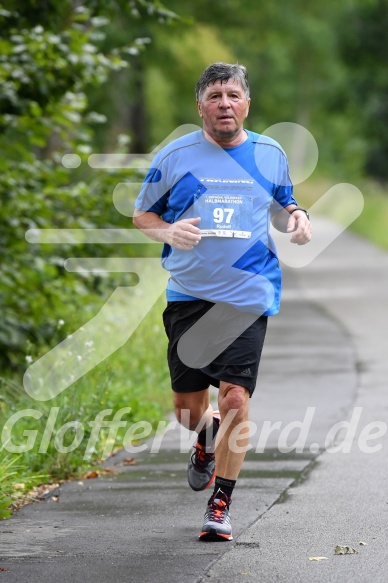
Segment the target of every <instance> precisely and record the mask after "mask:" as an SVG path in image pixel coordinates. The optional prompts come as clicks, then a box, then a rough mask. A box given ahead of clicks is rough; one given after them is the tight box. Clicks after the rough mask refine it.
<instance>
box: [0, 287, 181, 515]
mask: <svg viewBox="0 0 388 583" xmlns="http://www.w3.org/2000/svg"><path fill="white" fill-rule="evenodd" d="M164 304H165V301H164V298H160V300H159V301H158V302H157V303H156V304H155V306H154V307H153V308H152V309H151V310H150V312H149V313H148V314H147V316H146V317H145V319H144V320H143V321H142V323H141V324H140V326H139V327H138V328H137V330H136V331H135V332H134V334H133V335H132V336H131V338H130V339H129V340H128V342H127V343H126V344H125V345H124V346H123V347H122V348H120V349H119V350H117V351H116V352H115V353H113V354H112V355H111V356H110V357H109V358H107V359H106V360H105V361H103V362H101V363H100V364H99V365H98V366H97V367H95V368H94V369H92V370H91V371H90V372H89V373H88V374H86V375H85V376H84V377H82V378H80V379H79V380H78V381H77V382H75V383H74V384H73V385H71V386H70V387H69V388H68V389H66V391H64V392H63V393H61V394H60V395H58V396H57V397H55V398H54V399H52V400H51V401H46V402H40V401H35V400H34V399H32V398H30V397H29V396H28V395H27V394H26V392H25V391H24V388H23V386H22V384H21V380H20V379H9V378H8V379H6V378H2V379H1V380H0V420H1V425H2V427H3V429H2V449H1V451H0V518H6V517H8V516H9V514H10V508H12V507H13V506H15V504H17V502H18V501H20V499H21V498H23V496H26V495H27V493H28V492H29V491H30V490H31V488H33V487H34V486H36V485H37V484H39V483H40V482H42V480H44V481H46V482H50V481H55V482H58V481H61V480H67V479H69V478H77V477H81V476H82V475H83V474H84V473H85V472H87V471H88V469H90V466H91V465H94V464H98V463H99V462H100V461H101V460H102V459H106V457H108V455H109V452H112V450H114V449H115V448H117V447H122V446H123V445H128V444H133V443H136V441H137V439H138V438H139V435H141V436H144V434H145V433H147V432H148V433H149V434H151V432H152V431H153V430H154V429H155V428H156V426H157V424H158V422H159V421H160V420H161V419H162V418H164V417H165V416H166V413H167V412H168V411H170V410H171V406H172V400H171V389H170V380H169V375H168V369H167V365H166V357H165V354H166V345H167V341H166V338H165V333H164V329H163V326H162V319H161V313H162V310H163V307H164ZM39 356H40V355H39V354H38V355H35V358H37V357H39ZM116 414H117V417H116V419H117V422H116V423H111V424H110V426H108V425H107V424H105V426H104V421H108V422H109V421H111V422H112V421H113V418H114V416H115V415H116ZM98 416H100V417H101V419H102V423H101V427H100V426H99V425H100V424H99V423H98V422H96V419H98ZM120 424H121V425H122V426H120ZM112 426H113V429H112ZM116 430H117V431H116Z"/></svg>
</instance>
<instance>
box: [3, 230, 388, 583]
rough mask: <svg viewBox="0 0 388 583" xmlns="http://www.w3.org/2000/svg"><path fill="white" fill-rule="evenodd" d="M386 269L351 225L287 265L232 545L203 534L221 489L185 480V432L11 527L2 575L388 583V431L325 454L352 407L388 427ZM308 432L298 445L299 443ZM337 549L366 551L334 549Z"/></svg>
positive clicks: (181, 582)
mask: <svg viewBox="0 0 388 583" xmlns="http://www.w3.org/2000/svg"><path fill="white" fill-rule="evenodd" d="M319 227H321V230H322V232H324V230H325V227H326V225H325V222H324V221H319V223H317V225H316V229H315V231H316V233H315V236H320V228H319ZM387 266H388V255H387V254H384V253H383V252H380V251H378V250H376V249H375V248H374V247H373V246H371V245H369V244H368V243H366V242H364V241H363V240H361V239H358V238H357V237H354V236H352V235H350V234H348V233H347V234H345V235H343V236H341V238H340V239H339V240H337V241H336V242H335V243H334V244H332V245H331V246H330V247H329V248H328V249H327V250H326V251H325V252H324V253H323V254H322V255H321V256H320V257H319V258H317V259H316V260H315V261H314V262H313V264H312V265H311V266H310V267H307V268H304V269H303V270H289V271H287V273H286V277H285V288H286V292H285V294H284V302H283V310H282V313H281V315H280V316H278V317H276V318H274V319H272V320H271V324H272V325H271V327H270V330H269V333H268V338H267V343H266V347H265V349H264V353H263V360H262V366H261V370H260V376H259V381H258V388H257V391H256V392H255V394H254V397H253V399H252V402H251V418H252V421H253V422H254V423H255V426H256V428H257V430H256V432H255V434H254V435H253V436H252V440H251V444H252V449H251V451H250V452H249V454H248V455H247V459H246V462H245V464H244V467H243V471H242V474H241V478H240V480H239V483H238V487H237V489H236V492H235V495H234V499H233V506H232V510H233V512H232V514H233V530H234V536H235V540H234V541H233V543H208V544H206V543H201V542H199V541H198V540H197V535H198V532H199V528H200V526H201V523H202V516H203V513H204V509H205V505H206V500H207V498H208V494H207V493H206V492H201V493H194V492H192V491H191V490H190V489H189V488H188V486H187V483H186V476H185V471H186V464H187V453H181V452H180V433H179V430H178V428H176V429H175V430H173V431H171V432H169V433H167V434H166V436H165V438H164V439H163V440H162V443H161V445H162V449H161V450H160V451H159V453H157V454H152V453H150V446H151V445H152V442H149V443H147V450H146V451H144V452H142V453H140V454H137V455H135V456H134V457H135V458H136V462H137V463H136V465H134V466H125V467H124V466H120V465H119V464H120V461H121V460H122V458H123V457H127V456H128V454H124V455H120V454H119V455H118V456H116V457H114V458H112V459H111V460H110V461H109V463H108V465H110V466H116V468H117V469H118V470H119V471H120V473H119V474H118V475H117V476H108V477H103V478H98V479H95V480H85V481H84V482H83V483H79V482H77V481H75V482H72V483H69V484H66V485H63V486H61V488H60V492H59V502H54V501H53V500H52V499H51V497H50V498H49V499H48V500H47V501H46V502H42V503H39V504H32V505H30V506H27V507H25V508H23V509H22V510H21V511H19V512H18V513H16V514H15V515H14V516H13V517H12V518H11V519H10V520H7V521H3V522H1V523H0V536H1V541H2V542H1V558H0V566H2V567H6V568H8V569H9V570H8V571H7V572H5V573H1V576H2V577H4V579H5V578H6V579H7V581H9V582H21V581H28V582H30V583H35V581H36V582H38V581H42V582H45V581H50V582H52V581H56V582H58V583H61V582H67V581H72V582H73V581H74V582H78V581H79V582H82V583H88V582H89V581H90V582H91V581H94V582H96V583H100V582H101V583H105V582H108V581H109V582H112V583H119V582H120V583H121V582H132V581H133V582H135V581H136V582H140V583H148V582H149V583H154V582H166V583H167V582H168V583H175V582H176V583H191V582H192V583H195V582H199V581H210V582H213V581H217V582H218V581H219V582H221V581H222V582H223V583H224V582H225V583H229V582H230V583H234V582H237V581H238V582H240V581H249V580H252V581H260V582H263V583H273V582H275V581H287V583H294V582H299V581H300V582H303V583H310V582H314V583H320V582H321V581H322V582H325V583H326V582H331V581H333V582H337V581H341V582H342V581H344V582H345V583H346V582H347V581H349V582H350V581H352V582H354V581H357V582H358V581H360V582H361V581H365V583H366V582H368V583H370V582H371V581H373V582H380V581H381V582H382V581H384V582H385V581H386V580H387V577H386V560H387V544H386V542H387V540H386V532H387V528H386V523H387V517H388V504H387V502H388V495H387V494H386V482H387V480H386V477H387V470H386V468H387V459H386V457H387V451H388V449H387V444H386V443H385V444H384V441H385V440H386V436H384V437H381V438H376V439H375V440H374V441H372V440H371V441H370V442H369V443H368V445H369V446H371V445H375V444H377V443H381V444H383V445H384V447H382V449H381V450H380V451H379V452H377V453H373V454H371V453H369V454H367V453H363V452H362V451H360V449H359V448H358V446H357V444H355V443H353V445H352V447H351V451H350V453H336V454H334V453H328V452H326V451H324V449H325V438H326V436H327V434H328V432H329V431H330V428H332V427H333V426H334V424H335V423H337V422H339V421H343V420H345V419H346V418H348V417H349V416H351V415H352V413H353V412H354V411H357V412H358V411H359V412H360V413H361V417H360V421H359V423H358V433H359V432H360V430H361V429H362V428H363V427H365V425H366V424H367V423H370V422H373V421H377V420H380V421H384V420H385V421H387V417H388V416H387V409H388V404H387V397H386V389H385V386H384V383H385V384H386V379H387V364H386V362H387V359H386V351H387V348H386V339H385V336H386V330H387V308H386V307H385V306H386V303H385V302H384V300H385V296H386V295H387V293H386V290H387V283H388V272H387ZM384 294H385V296H384ZM385 301H386V300H385ZM355 407H362V409H355ZM296 422H299V426H297V424H296ZM292 423H294V426H293V425H292ZM269 424H272V431H271V432H270V433H269V434H268V426H269ZM306 427H307V429H308V431H307V430H306V431H305V432H303V428H305V429H306ZM298 438H299V442H298V446H299V447H300V452H299V453H295V451H290V452H287V451H286V449H287V445H288V446H289V449H293V445H294V444H295V442H296V441H297V439H298ZM264 445H265V449H264V448H263V446H264ZM279 445H280V446H281V447H282V448H283V450H282V451H283V453H281V452H279V449H278V448H279ZM263 449H264V452H263V453H260V452H261V451H262V450H263ZM131 455H132V454H131ZM360 540H363V541H365V542H367V543H368V544H367V546H359V545H358V542H359V541H360ZM337 544H351V545H352V546H355V547H357V550H358V551H359V553H358V554H354V555H349V556H335V555H334V547H335V546H336V545H337ZM310 556H326V557H328V558H327V560H322V561H320V562H315V561H314V562H313V561H309V560H308V557H310Z"/></svg>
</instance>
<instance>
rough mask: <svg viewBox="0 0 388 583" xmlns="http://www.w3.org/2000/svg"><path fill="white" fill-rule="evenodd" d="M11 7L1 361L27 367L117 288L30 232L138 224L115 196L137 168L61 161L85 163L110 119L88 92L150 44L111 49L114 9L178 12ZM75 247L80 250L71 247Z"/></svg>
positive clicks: (4, 14)
mask: <svg viewBox="0 0 388 583" xmlns="http://www.w3.org/2000/svg"><path fill="white" fill-rule="evenodd" d="M10 4H11V6H13V8H10V9H7V10H5V9H4V8H1V7H0V8H1V9H0V25H1V30H2V36H1V38H0V82H1V85H2V93H1V96H0V129H1V135H0V148H1V151H2V152H3V155H2V157H1V158H0V200H1V207H0V224H1V230H0V248H1V250H0V265H1V266H0V279H1V284H0V286H1V287H0V307H1V312H2V314H3V318H2V320H1V323H0V353H1V359H2V362H0V364H2V366H3V367H8V368H9V367H13V368H14V369H20V368H21V367H22V366H23V360H24V359H23V354H25V351H26V342H27V341H29V342H31V343H38V344H39V345H45V344H48V345H53V344H55V343H57V342H58V340H60V339H61V336H62V333H61V331H60V330H59V327H58V321H60V320H65V321H67V322H69V321H70V322H71V321H74V317H75V315H76V314H77V313H78V314H79V311H80V310H83V311H84V312H85V310H86V311H87V310H88V306H90V307H91V308H92V309H93V308H94V310H96V309H97V307H98V306H99V305H100V304H101V302H102V298H103V297H104V293H105V295H106V290H107V286H105V287H104V285H103V282H101V280H100V279H99V278H92V279H90V280H87V279H83V280H81V281H80V280H79V279H77V278H76V277H75V276H74V275H71V276H70V275H69V274H67V273H66V272H65V270H64V268H63V263H64V257H58V256H57V252H58V250H57V249H56V248H54V247H52V246H44V247H42V246H39V247H38V246H37V245H30V244H28V243H27V242H26V239H25V232H26V230H28V229H31V228H40V229H42V228H103V227H120V226H125V227H128V222H129V221H128V219H126V218H124V217H123V216H121V215H119V213H118V212H117V211H116V210H115V209H114V207H113V204H112V198H111V197H112V191H113V188H114V187H115V186H116V184H117V182H119V181H120V180H123V181H128V180H131V176H132V175H133V171H128V170H127V171H126V172H123V171H121V172H120V171H116V172H114V171H111V172H106V173H102V172H95V173H94V174H93V173H92V172H91V170H90V169H86V170H85V169H84V170H82V169H80V170H79V171H77V170H72V169H70V170H69V169H67V168H64V167H63V165H62V164H61V160H62V156H63V154H65V153H67V152H71V153H76V154H77V155H78V156H79V157H80V160H82V162H83V163H85V162H86V161H87V156H88V154H89V153H90V152H91V150H92V146H91V144H92V138H93V129H94V127H95V125H96V122H101V121H102V122H103V121H105V118H104V116H101V115H99V114H97V113H95V112H93V111H90V109H88V97H87V91H89V92H91V91H92V88H96V87H98V86H101V85H102V84H104V83H105V82H106V81H107V79H108V77H109V74H111V73H112V71H118V70H122V69H125V68H127V67H128V61H127V56H128V55H131V54H137V52H138V51H139V50H140V49H139V47H140V48H141V47H142V46H143V43H142V40H141V39H140V40H139V39H136V38H133V39H132V42H131V43H130V44H126V45H121V46H118V47H113V48H112V49H111V50H110V51H109V53H106V52H103V51H102V50H101V48H100V47H101V44H102V42H103V40H104V38H105V35H104V32H103V29H104V27H106V25H107V24H108V22H109V18H108V16H109V15H110V14H111V13H112V12H120V11H123V10H126V17H127V18H128V19H130V18H132V19H133V20H135V21H136V20H138V19H141V18H142V14H143V13H146V14H148V16H149V17H152V18H156V19H158V20H162V21H165V20H166V19H168V18H171V17H172V13H171V12H169V11H167V10H165V9H164V8H163V7H162V5H161V4H160V3H159V2H147V1H143V0H142V1H136V2H135V1H133V2H130V3H129V4H128V3H127V2H123V1H119V0H118V1H117V2H107V3H106V2H105V3H102V2H98V1H94V2H90V3H88V7H86V6H85V5H79V6H77V3H75V4H74V3H73V2H70V1H66V2H63V3H58V2H51V3H50V2H49V3H47V2H42V1H41V0H35V1H33V0H31V1H30V2H21V1H20V2H19V1H15V2H11V3H10ZM47 4H48V6H47ZM74 6H75V7H74ZM127 38H128V35H127ZM125 143H126V140H125V139H122V140H121V144H122V145H120V136H119V143H117V141H116V145H115V148H116V149H115V151H116V152H119V151H124V150H125ZM86 168H87V166H86ZM66 253H67V254H69V253H71V251H70V248H69V247H67V248H66V246H65V247H62V248H61V254H66ZM77 253H78V255H79V254H81V255H82V254H84V255H86V256H100V255H103V254H104V253H105V250H104V249H102V248H101V246H100V247H99V246H98V245H97V246H93V247H92V246H85V247H84V248H82V249H79V250H78V249H77ZM125 254H127V255H128V254H131V250H130V249H128V248H127V249H125ZM110 285H114V281H113V282H112V281H110ZM42 306H44V310H42Z"/></svg>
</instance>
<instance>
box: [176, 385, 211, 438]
mask: <svg viewBox="0 0 388 583" xmlns="http://www.w3.org/2000/svg"><path fill="white" fill-rule="evenodd" d="M174 408H175V416H176V418H177V420H178V421H179V423H181V424H182V425H183V426H184V427H187V428H188V429H195V428H196V427H197V425H198V424H199V423H200V421H201V417H202V415H203V414H204V410H203V407H201V404H200V403H193V400H192V399H186V398H185V394H184V393H175V394H174ZM205 410H206V408H205Z"/></svg>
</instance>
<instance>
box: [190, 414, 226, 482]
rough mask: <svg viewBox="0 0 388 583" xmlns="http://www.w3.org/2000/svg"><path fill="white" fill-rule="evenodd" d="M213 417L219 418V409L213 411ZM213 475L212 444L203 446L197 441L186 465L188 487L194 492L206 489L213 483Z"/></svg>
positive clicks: (214, 474) (214, 464)
mask: <svg viewBox="0 0 388 583" xmlns="http://www.w3.org/2000/svg"><path fill="white" fill-rule="evenodd" d="M213 417H215V418H216V419H220V414H219V411H214V412H213ZM215 476H216V462H215V457H214V444H213V445H211V446H208V447H204V446H203V445H201V444H200V443H198V442H197V443H196V444H195V446H194V448H193V450H192V453H191V455H190V461H189V465H188V467H187V480H188V482H189V486H190V488H191V489H192V490H194V491H195V492H200V491H201V490H206V488H208V487H209V486H211V484H213V482H214V479H215Z"/></svg>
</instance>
